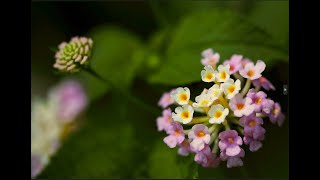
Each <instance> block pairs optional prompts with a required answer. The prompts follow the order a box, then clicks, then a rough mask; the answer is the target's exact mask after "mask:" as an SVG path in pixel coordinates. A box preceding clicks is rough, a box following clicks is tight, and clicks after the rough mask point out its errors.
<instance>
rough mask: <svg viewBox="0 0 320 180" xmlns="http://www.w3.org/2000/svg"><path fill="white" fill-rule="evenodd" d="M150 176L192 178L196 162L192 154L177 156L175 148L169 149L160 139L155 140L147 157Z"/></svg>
mask: <svg viewBox="0 0 320 180" xmlns="http://www.w3.org/2000/svg"><path fill="white" fill-rule="evenodd" d="M148 165H149V176H150V178H193V177H194V175H195V173H196V172H195V171H194V170H195V169H196V163H195V162H194V161H193V155H191V154H190V155H189V156H188V157H182V156H179V155H178V153H177V148H176V149H170V148H169V147H168V146H167V145H166V144H165V143H164V142H163V141H161V139H159V140H157V142H156V144H155V146H154V149H153V150H152V152H151V154H150V157H149V164H148Z"/></svg>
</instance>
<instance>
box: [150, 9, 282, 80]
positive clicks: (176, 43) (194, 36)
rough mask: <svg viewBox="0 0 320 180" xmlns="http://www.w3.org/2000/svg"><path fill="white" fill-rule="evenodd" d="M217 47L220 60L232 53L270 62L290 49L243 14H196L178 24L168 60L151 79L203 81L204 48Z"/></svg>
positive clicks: (215, 48)
mask: <svg viewBox="0 0 320 180" xmlns="http://www.w3.org/2000/svg"><path fill="white" fill-rule="evenodd" d="M207 48H213V49H214V50H215V51H217V52H219V53H220V55H221V58H220V62H222V61H224V60H225V59H228V58H230V57H231V55H232V54H234V53H237V54H243V55H244V56H246V57H248V58H250V59H252V60H257V59H262V60H264V61H265V62H266V63H267V65H272V64H273V63H275V62H277V60H286V59H287V58H288V49H287V48H286V47H285V46H282V45H281V44H280V43H279V42H277V40H275V39H273V37H272V36H271V35H270V34H268V33H267V32H265V31H263V30H262V29H260V28H259V27H257V26H255V25H254V24H251V23H249V22H247V21H246V20H245V19H243V18H242V17H240V16H239V15H237V14H235V13H232V12H229V11H220V10H211V11H205V12H199V13H194V14H192V15H190V16H187V17H186V18H185V19H183V20H182V22H181V23H180V24H178V26H177V28H176V29H175V30H174V32H173V34H172V38H171V41H169V42H168V48H167V51H166V54H165V56H164V57H163V58H164V61H163V63H162V66H161V67H160V68H159V71H157V72H155V73H154V74H153V75H152V76H150V77H149V79H148V80H149V82H151V83H160V84H168V85H184V84H188V83H192V82H197V81H200V80H201V78H200V71H201V70H202V69H203V66H202V64H201V63H200V59H201V51H202V50H204V49H207Z"/></svg>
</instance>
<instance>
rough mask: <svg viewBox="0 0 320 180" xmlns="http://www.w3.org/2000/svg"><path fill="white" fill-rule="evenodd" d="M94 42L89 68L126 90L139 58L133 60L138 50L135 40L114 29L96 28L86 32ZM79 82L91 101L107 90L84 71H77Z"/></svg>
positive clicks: (134, 37)
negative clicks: (84, 87)
mask: <svg viewBox="0 0 320 180" xmlns="http://www.w3.org/2000/svg"><path fill="white" fill-rule="evenodd" d="M89 37H91V38H92V39H93V41H94V48H93V55H92V58H91V59H90V63H91V66H92V69H94V70H95V71H96V72H97V73H98V74H100V75H101V76H102V77H103V78H105V79H107V80H108V81H110V82H111V83H112V84H113V85H115V86H118V87H122V88H127V87H129V86H130V85H131V81H132V79H133V78H134V76H135V74H136V71H137V69H138V68H139V66H140V65H141V60H143V59H142V58H135V52H136V50H138V49H140V48H141V43H140V41H139V39H138V38H137V37H136V36H135V35H134V34H132V33H130V32H127V31H125V30H123V29H121V28H118V27H111V26H100V27H97V28H95V29H93V30H92V31H91V32H89ZM79 79H80V80H81V81H82V82H83V83H84V85H85V86H86V89H87V91H88V95H89V97H90V98H91V99H97V98H99V97H101V96H102V95H103V94H104V93H106V92H107V90H108V89H109V87H108V86H107V85H105V84H104V83H102V82H101V81H100V80H98V79H97V78H95V77H94V76H92V75H90V74H88V73H87V72H81V73H80V74H79Z"/></svg>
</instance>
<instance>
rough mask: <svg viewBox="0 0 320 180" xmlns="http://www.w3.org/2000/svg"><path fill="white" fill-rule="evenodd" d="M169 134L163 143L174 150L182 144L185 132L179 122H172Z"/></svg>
mask: <svg viewBox="0 0 320 180" xmlns="http://www.w3.org/2000/svg"><path fill="white" fill-rule="evenodd" d="M167 133H168V134H169V135H168V136H167V137H165V138H164V139H163V141H164V142H165V143H166V144H167V145H168V146H169V147H170V148H174V147H176V146H177V145H179V144H181V143H182V142H183V141H184V139H185V137H184V132H183V127H182V126H181V124H180V123H179V122H172V123H171V126H170V127H169V128H168V131H167Z"/></svg>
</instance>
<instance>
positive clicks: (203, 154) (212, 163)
mask: <svg viewBox="0 0 320 180" xmlns="http://www.w3.org/2000/svg"><path fill="white" fill-rule="evenodd" d="M194 161H195V162H197V163H198V164H201V165H202V167H206V168H208V167H217V166H218V165H219V163H220V158H219V157H217V155H216V154H215V153H212V152H211V150H210V147H209V145H205V147H204V148H203V149H202V150H201V151H196V155H195V156H194Z"/></svg>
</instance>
